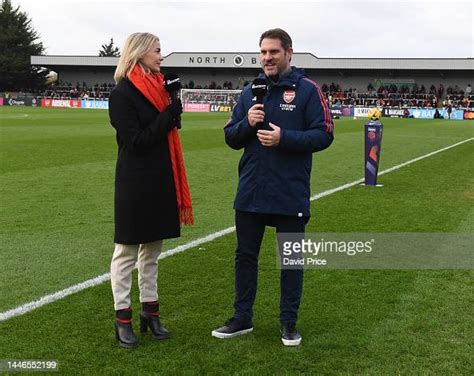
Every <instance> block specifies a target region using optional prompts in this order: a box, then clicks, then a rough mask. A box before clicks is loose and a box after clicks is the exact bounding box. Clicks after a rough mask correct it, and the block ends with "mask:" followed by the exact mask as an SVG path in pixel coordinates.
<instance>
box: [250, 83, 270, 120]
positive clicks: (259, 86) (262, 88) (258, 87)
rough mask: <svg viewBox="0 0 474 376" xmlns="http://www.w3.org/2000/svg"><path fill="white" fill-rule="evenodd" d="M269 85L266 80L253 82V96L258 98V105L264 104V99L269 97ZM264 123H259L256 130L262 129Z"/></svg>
mask: <svg viewBox="0 0 474 376" xmlns="http://www.w3.org/2000/svg"><path fill="white" fill-rule="evenodd" d="M267 91H268V85H267V80H265V79H264V78H256V79H255V80H253V82H252V95H254V96H255V97H256V98H257V104H263V97H264V96H265V95H267ZM262 126H263V123H258V124H257V126H256V128H262Z"/></svg>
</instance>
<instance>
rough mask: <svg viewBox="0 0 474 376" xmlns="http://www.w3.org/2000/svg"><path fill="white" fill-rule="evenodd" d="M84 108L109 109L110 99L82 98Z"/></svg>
mask: <svg viewBox="0 0 474 376" xmlns="http://www.w3.org/2000/svg"><path fill="white" fill-rule="evenodd" d="M82 108H94V109H103V110H108V109H109V101H90V100H82Z"/></svg>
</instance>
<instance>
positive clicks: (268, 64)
mask: <svg viewBox="0 0 474 376" xmlns="http://www.w3.org/2000/svg"><path fill="white" fill-rule="evenodd" d="M292 55H293V49H292V48H289V49H288V50H286V51H285V49H284V48H283V46H282V45H281V40H280V39H273V38H264V39H263V40H262V43H261V44H260V64H261V65H262V69H263V71H264V72H265V74H266V75H267V76H270V77H271V76H276V75H279V74H281V73H282V72H284V71H285V70H287V69H288V68H289V67H290V60H291V56H292Z"/></svg>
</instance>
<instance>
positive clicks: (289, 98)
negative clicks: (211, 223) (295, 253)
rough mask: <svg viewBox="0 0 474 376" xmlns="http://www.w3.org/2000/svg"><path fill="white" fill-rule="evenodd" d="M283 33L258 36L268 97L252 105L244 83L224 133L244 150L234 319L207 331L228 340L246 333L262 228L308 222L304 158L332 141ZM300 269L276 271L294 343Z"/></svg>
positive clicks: (286, 229)
mask: <svg viewBox="0 0 474 376" xmlns="http://www.w3.org/2000/svg"><path fill="white" fill-rule="evenodd" d="M292 55H293V48H292V41H291V38H290V36H289V35H288V34H287V33H286V32H285V31H284V30H281V29H272V30H268V31H266V32H264V33H263V34H262V36H261V37H260V63H261V66H262V69H263V72H264V74H261V75H260V78H263V79H265V80H266V82H267V85H268V93H267V95H266V96H265V97H264V99H263V104H257V103H256V97H254V95H253V94H252V90H251V85H248V86H247V87H245V88H244V90H243V91H242V94H241V96H240V97H239V99H238V101H237V104H236V106H235V108H234V111H233V113H232V117H231V119H230V120H229V122H228V123H227V125H226V126H225V128H224V132H225V139H226V143H227V144H228V145H229V146H230V147H231V148H233V149H242V148H245V150H244V154H243V155H242V158H241V160H240V163H239V185H238V189H237V196H236V198H235V202H234V209H235V223H236V232H237V249H236V253H235V301H234V309H235V311H234V315H233V317H232V318H231V319H230V320H228V321H227V322H226V324H225V325H224V326H223V327H221V328H218V329H216V330H214V331H212V335H213V336H214V337H217V338H231V337H235V336H237V335H241V334H246V333H249V332H251V331H252V330H253V325H252V306H253V303H254V300H255V295H256V290H257V272H258V270H257V269H258V254H259V251H260V245H261V242H262V238H263V234H264V232H265V227H266V226H273V227H276V231H277V233H290V232H291V233H304V229H305V225H306V223H307V221H308V219H309V216H310V212H309V197H310V173H311V166H312V153H313V152H316V151H320V150H324V149H326V148H327V147H328V146H329V145H331V143H332V141H333V123H332V119H331V114H330V112H329V109H328V107H327V104H326V102H325V99H324V97H323V95H322V93H321V90H320V89H319V87H318V86H316V84H315V83H314V82H312V81H311V80H309V79H308V78H306V77H305V76H304V72H303V71H302V70H300V69H297V68H294V67H291V65H290V62H291V58H292ZM302 288H303V270H302V269H297V270H283V269H282V270H281V298H280V323H281V339H282V342H283V344H285V345H289V346H295V345H299V344H300V342H301V335H300V334H299V333H298V331H297V330H296V326H295V325H296V321H297V315H298V308H299V305H300V299H301V293H302Z"/></svg>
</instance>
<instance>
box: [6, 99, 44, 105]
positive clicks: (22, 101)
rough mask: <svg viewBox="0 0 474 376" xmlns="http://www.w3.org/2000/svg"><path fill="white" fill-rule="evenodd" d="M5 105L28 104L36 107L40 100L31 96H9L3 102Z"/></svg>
mask: <svg viewBox="0 0 474 376" xmlns="http://www.w3.org/2000/svg"><path fill="white" fill-rule="evenodd" d="M3 104H4V105H5V106H30V107H37V106H40V104H41V103H40V101H39V100H37V99H36V98H31V97H17V98H10V99H7V100H5V102H4V103H3Z"/></svg>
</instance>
